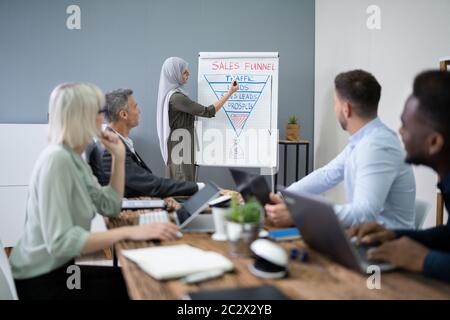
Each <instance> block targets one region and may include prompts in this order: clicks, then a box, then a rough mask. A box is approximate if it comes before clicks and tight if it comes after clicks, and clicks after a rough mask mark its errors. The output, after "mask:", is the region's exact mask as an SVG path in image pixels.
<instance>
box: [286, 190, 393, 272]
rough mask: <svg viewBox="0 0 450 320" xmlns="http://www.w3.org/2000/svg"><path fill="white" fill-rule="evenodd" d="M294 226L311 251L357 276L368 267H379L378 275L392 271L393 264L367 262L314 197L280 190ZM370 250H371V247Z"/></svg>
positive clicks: (328, 209)
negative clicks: (328, 258)
mask: <svg viewBox="0 0 450 320" xmlns="http://www.w3.org/2000/svg"><path fill="white" fill-rule="evenodd" d="M280 191H281V193H282V194H283V196H284V200H285V202H286V205H287V206H288V208H289V212H290V214H291V217H292V220H293V221H294V224H295V226H296V227H297V228H298V229H299V230H300V234H301V235H302V238H303V240H304V241H305V242H306V244H308V246H309V247H311V248H312V249H314V250H316V251H318V252H320V253H323V254H325V255H327V256H329V257H330V258H332V259H333V260H334V261H336V262H337V263H339V264H341V265H343V266H345V267H347V268H349V269H352V270H354V271H357V272H362V273H364V274H365V273H366V272H367V268H368V267H369V266H373V265H378V266H379V267H380V270H381V271H390V270H393V269H395V266H394V265H392V264H388V263H384V262H378V261H369V260H368V259H367V258H366V253H367V250H368V249H370V248H371V247H368V246H356V245H355V244H353V242H352V241H351V240H349V239H348V237H347V235H346V234H345V231H344V229H343V228H342V225H341V223H340V222H339V220H338V218H337V216H336V214H335V212H334V209H333V206H332V205H331V204H329V203H327V202H325V201H323V200H322V199H321V198H319V197H317V196H312V195H309V194H305V193H297V192H296V193H292V192H289V191H287V190H280ZM372 248H373V247H372Z"/></svg>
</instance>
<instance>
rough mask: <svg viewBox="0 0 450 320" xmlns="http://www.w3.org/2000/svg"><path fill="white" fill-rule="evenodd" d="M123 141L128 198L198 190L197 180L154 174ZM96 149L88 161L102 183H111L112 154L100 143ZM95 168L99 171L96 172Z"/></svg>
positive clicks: (186, 194)
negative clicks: (96, 160)
mask: <svg viewBox="0 0 450 320" xmlns="http://www.w3.org/2000/svg"><path fill="white" fill-rule="evenodd" d="M107 130H110V131H111V129H110V128H107ZM122 142H123V143H124V145H125V151H126V157H125V194H124V196H125V197H126V198H132V197H143V196H150V197H161V198H164V197H170V196H190V195H193V194H194V193H196V192H197V191H198V186H197V184H196V183H195V182H190V181H176V180H173V179H165V178H161V177H158V176H156V175H154V174H153V172H152V170H150V168H149V167H148V166H147V164H146V163H145V162H144V161H143V160H142V158H141V157H140V156H139V154H138V153H137V152H136V154H134V153H133V152H132V151H131V150H130V148H128V146H127V144H126V143H125V141H122ZM96 149H97V150H98V151H95V152H93V153H92V156H91V157H90V158H89V159H88V161H89V164H90V165H91V168H92V169H93V171H94V174H95V175H96V176H97V178H98V180H99V182H100V184H102V185H106V184H108V183H109V178H110V176H111V162H112V158H111V154H110V153H109V152H108V151H107V150H106V149H105V148H104V147H103V146H102V145H101V144H100V143H97V145H96ZM94 158H99V160H101V165H100V168H99V166H98V164H95V163H92V162H94V161H93V159H94ZM94 168H95V170H97V172H95V170H94ZM99 171H100V172H99Z"/></svg>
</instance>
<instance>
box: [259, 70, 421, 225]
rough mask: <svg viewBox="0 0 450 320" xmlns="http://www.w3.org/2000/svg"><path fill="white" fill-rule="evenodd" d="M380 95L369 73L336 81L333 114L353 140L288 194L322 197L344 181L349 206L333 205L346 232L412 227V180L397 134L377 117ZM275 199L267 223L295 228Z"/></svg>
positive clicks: (348, 74)
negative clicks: (366, 226)
mask: <svg viewBox="0 0 450 320" xmlns="http://www.w3.org/2000/svg"><path fill="white" fill-rule="evenodd" d="M380 95H381V86H380V85H379V84H378V82H377V80H376V79H375V77H374V76H373V75H371V74H370V73H367V72H365V71H362V70H354V71H350V72H346V73H342V74H339V75H338V76H337V77H336V79H335V101H334V109H335V113H336V116H337V119H338V121H339V123H340V124H341V126H342V128H343V129H344V130H346V131H347V132H348V133H350V135H351V136H350V139H349V142H348V144H347V146H346V147H345V149H344V150H343V151H342V152H341V153H340V154H339V155H338V156H337V157H336V158H335V159H334V160H332V161H331V162H330V163H328V164H327V165H326V166H324V167H322V168H320V169H318V170H316V171H314V172H312V173H311V174H309V175H308V176H306V177H305V178H303V179H301V180H300V181H298V182H296V183H294V184H292V185H291V186H289V188H288V190H290V191H294V192H296V191H297V192H306V193H312V194H320V193H323V192H325V191H327V190H329V189H331V188H333V187H334V186H336V185H337V184H339V183H340V182H342V181H344V185H345V193H346V198H347V203H346V204H343V205H335V211H336V214H337V216H338V218H339V220H340V221H341V222H342V224H343V225H344V227H352V226H356V225H359V224H362V223H366V222H369V221H376V222H378V223H381V224H383V225H385V226H386V227H388V228H395V229H407V228H414V220H415V213H414V203H415V195H416V187H415V180H414V175H413V172H412V169H411V167H410V166H409V165H408V164H406V163H405V160H404V159H405V152H404V150H403V147H402V145H401V143H400V140H399V139H398V137H397V135H396V133H395V132H394V131H392V130H390V129H389V128H388V127H386V126H385V125H384V124H383V123H382V122H381V121H380V119H379V118H378V116H377V112H378V102H379V100H380ZM271 200H272V203H274V204H272V205H266V211H267V214H268V218H269V220H270V221H271V222H272V223H273V224H275V225H276V226H280V227H284V226H288V225H291V224H292V220H291V219H290V215H289V212H288V211H287V207H286V205H285V204H284V203H283V200H282V199H281V197H280V196H279V195H274V194H272V195H271Z"/></svg>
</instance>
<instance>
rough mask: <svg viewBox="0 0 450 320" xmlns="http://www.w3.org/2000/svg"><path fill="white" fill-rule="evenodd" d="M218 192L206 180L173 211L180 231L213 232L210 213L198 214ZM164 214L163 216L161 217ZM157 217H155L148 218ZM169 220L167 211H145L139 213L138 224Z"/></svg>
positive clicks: (212, 221) (213, 185)
mask: <svg viewBox="0 0 450 320" xmlns="http://www.w3.org/2000/svg"><path fill="white" fill-rule="evenodd" d="M219 193H220V189H219V187H218V186H216V185H215V184H214V183H212V182H208V183H207V184H206V185H205V187H204V188H203V189H202V190H200V191H198V192H197V193H196V194H194V195H193V196H192V197H190V198H189V200H187V201H186V202H184V203H183V205H182V207H181V208H180V209H178V210H177V211H176V213H175V222H176V224H177V225H178V227H179V228H180V230H181V231H182V232H214V231H215V228H214V220H213V218H212V215H211V214H200V213H201V212H202V211H203V210H204V209H205V208H206V207H207V206H208V203H209V202H210V201H211V200H213V199H215V198H216V197H217V196H218V195H219ZM161 214H164V218H161ZM148 218H157V219H148ZM162 221H169V217H168V215H167V212H159V214H158V215H156V214H155V213H152V212H150V213H147V214H145V215H141V217H140V220H139V224H144V223H151V222H162Z"/></svg>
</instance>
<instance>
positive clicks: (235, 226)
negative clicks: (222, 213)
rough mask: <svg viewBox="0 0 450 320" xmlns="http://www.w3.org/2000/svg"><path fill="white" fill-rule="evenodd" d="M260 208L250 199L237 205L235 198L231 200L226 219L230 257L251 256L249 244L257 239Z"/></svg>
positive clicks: (255, 201)
mask: <svg viewBox="0 0 450 320" xmlns="http://www.w3.org/2000/svg"><path fill="white" fill-rule="evenodd" d="M262 216H263V215H262V207H261V205H260V204H259V202H258V201H257V200H256V199H254V198H251V199H249V200H248V201H247V202H246V203H245V204H241V205H239V204H238V201H237V198H236V197H235V196H233V198H232V200H231V211H230V213H229V214H228V216H227V217H226V219H227V228H226V229H227V238H228V241H229V243H230V254H231V255H232V256H238V257H245V256H249V255H250V254H251V251H250V244H251V243H252V242H253V241H255V240H256V239H257V238H258V235H259V231H260V230H261V222H262V221H261V219H262Z"/></svg>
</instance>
